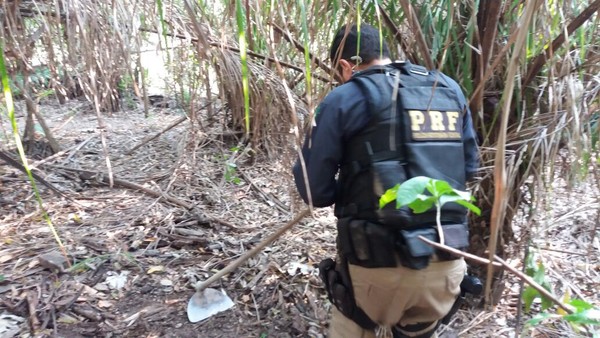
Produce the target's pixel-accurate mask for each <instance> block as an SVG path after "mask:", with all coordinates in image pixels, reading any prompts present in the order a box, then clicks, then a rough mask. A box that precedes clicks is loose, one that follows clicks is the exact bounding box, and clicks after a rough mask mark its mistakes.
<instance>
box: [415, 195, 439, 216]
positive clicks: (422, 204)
mask: <svg viewBox="0 0 600 338" xmlns="http://www.w3.org/2000/svg"><path fill="white" fill-rule="evenodd" d="M435 200H436V198H435V197H434V196H426V195H419V196H418V198H417V199H416V200H414V201H412V202H411V203H410V204H409V205H408V207H409V208H410V209H411V210H412V211H413V212H414V213H415V214H421V213H424V212H425V211H427V210H429V209H431V208H432V207H433V206H434V205H435Z"/></svg>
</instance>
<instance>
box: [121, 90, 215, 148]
mask: <svg viewBox="0 0 600 338" xmlns="http://www.w3.org/2000/svg"><path fill="white" fill-rule="evenodd" d="M211 104H212V102H209V103H207V104H205V105H203V106H202V107H200V108H199V109H198V110H202V109H204V108H206V107H208V106H210V105H211ZM187 118H188V116H187V115H185V116H182V117H181V118H179V119H177V120H175V121H174V122H173V123H171V124H170V125H169V126H167V127H166V128H165V129H163V130H161V131H159V132H158V133H156V134H154V135H152V136H150V137H148V138H146V139H144V140H142V142H140V143H139V144H137V145H136V146H135V147H133V148H131V149H129V150H128V151H126V152H125V155H131V154H132V153H133V152H134V151H136V150H137V149H138V148H139V147H141V146H143V145H144V144H146V143H148V142H150V141H152V140H154V139H155V138H157V137H159V136H160V135H162V134H164V133H166V132H167V131H169V130H171V129H173V128H175V126H177V125H178V124H180V123H181V122H183V121H185V120H187Z"/></svg>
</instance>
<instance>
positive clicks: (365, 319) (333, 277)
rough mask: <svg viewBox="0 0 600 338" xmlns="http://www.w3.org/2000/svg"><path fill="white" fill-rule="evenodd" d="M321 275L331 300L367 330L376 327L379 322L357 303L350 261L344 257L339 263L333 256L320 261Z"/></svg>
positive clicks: (343, 312)
mask: <svg viewBox="0 0 600 338" xmlns="http://www.w3.org/2000/svg"><path fill="white" fill-rule="evenodd" d="M319 276H320V277H321V279H322V280H323V283H324V284H325V290H326V291H327V297H328V298H329V301H330V302H331V303H332V304H333V305H334V306H335V307H336V308H337V309H338V310H339V311H340V312H341V313H342V314H343V315H344V316H346V317H347V318H349V319H351V320H353V321H354V322H355V323H356V324H358V325H359V326H360V327H362V328H363V329H365V330H373V329H375V327H376V326H377V323H375V322H374V321H373V320H371V318H369V316H367V314H366V313H365V312H364V311H363V310H362V309H361V308H359V307H358V306H357V305H356V301H355V299H354V290H353V288H352V281H351V280H350V273H349V271H348V262H347V261H346V260H345V259H344V258H340V261H339V262H338V263H337V264H336V262H335V261H334V260H333V259H331V258H328V259H325V260H323V261H321V263H319Z"/></svg>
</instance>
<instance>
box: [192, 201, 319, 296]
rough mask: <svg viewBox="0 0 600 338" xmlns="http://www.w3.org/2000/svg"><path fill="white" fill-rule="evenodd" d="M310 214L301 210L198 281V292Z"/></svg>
mask: <svg viewBox="0 0 600 338" xmlns="http://www.w3.org/2000/svg"><path fill="white" fill-rule="evenodd" d="M309 214H310V209H306V210H304V211H302V212H300V213H299V214H298V215H297V216H296V217H295V218H294V219H292V220H291V221H289V222H288V223H286V224H285V225H284V226H282V227H281V228H279V229H278V230H277V231H275V232H274V233H272V234H271V235H270V236H269V237H267V238H266V239H264V240H263V241H262V242H260V243H259V244H257V245H256V246H255V247H254V248H252V249H250V250H248V251H246V252H244V253H243V254H242V255H241V256H240V257H238V258H237V259H236V260H235V261H233V262H231V263H229V265H227V266H226V267H224V268H223V269H221V270H219V271H217V273H215V274H214V275H212V276H210V277H209V278H208V279H207V280H205V281H204V282H199V283H197V284H196V286H195V288H196V292H200V291H202V290H204V289H206V288H207V287H209V286H210V284H212V283H214V282H216V281H217V280H219V279H220V278H221V277H223V276H225V275H226V274H228V273H230V272H231V271H233V270H235V269H237V268H238V267H239V266H240V265H242V264H244V263H245V262H246V261H247V260H248V259H250V258H252V257H254V256H256V254H258V253H259V252H260V251H262V249H264V247H266V246H267V245H269V244H271V243H272V242H273V241H275V240H276V239H278V238H279V237H281V235H283V234H284V233H285V232H286V231H288V230H289V229H290V228H291V227H292V226H294V225H295V224H296V223H298V222H300V221H301V220H302V219H304V217H306V216H308V215H309Z"/></svg>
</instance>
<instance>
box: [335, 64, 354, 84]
mask: <svg viewBox="0 0 600 338" xmlns="http://www.w3.org/2000/svg"><path fill="white" fill-rule="evenodd" d="M353 70H354V64H353V63H351V62H350V61H348V60H344V59H340V61H339V62H338V71H339V74H340V77H341V80H342V83H345V82H348V81H349V80H350V78H351V77H352V71H353Z"/></svg>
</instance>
